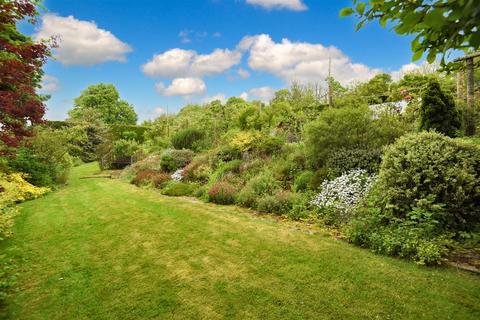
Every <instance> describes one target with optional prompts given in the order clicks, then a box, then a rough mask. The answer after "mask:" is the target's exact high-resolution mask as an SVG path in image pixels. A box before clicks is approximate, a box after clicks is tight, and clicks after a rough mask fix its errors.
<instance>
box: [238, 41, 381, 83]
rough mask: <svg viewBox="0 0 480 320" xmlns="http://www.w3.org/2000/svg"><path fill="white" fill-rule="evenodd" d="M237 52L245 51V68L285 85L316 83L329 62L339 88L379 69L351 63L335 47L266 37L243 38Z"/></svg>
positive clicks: (323, 77)
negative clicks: (296, 82) (340, 84)
mask: <svg viewBox="0 0 480 320" xmlns="http://www.w3.org/2000/svg"><path fill="white" fill-rule="evenodd" d="M237 49H238V50H239V51H248V52H249V54H250V56H249V58H248V65H249V66H250V68H251V69H253V70H256V71H264V72H268V73H271V74H273V75H275V76H277V77H280V78H282V79H284V80H285V81H286V82H292V81H298V82H302V83H305V82H318V81H323V80H325V78H326V77H327V76H328V67H329V59H331V69H332V75H333V77H335V79H337V80H338V81H340V82H341V83H342V84H348V83H351V82H353V81H366V80H369V79H370V78H371V77H373V76H374V75H375V74H377V73H379V72H381V70H379V69H373V68H370V67H368V66H366V65H364V64H360V63H354V62H352V61H351V60H350V58H349V57H348V56H346V55H345V54H344V53H343V52H342V51H341V50H339V49H338V48H336V47H333V46H329V47H325V46H323V45H321V44H314V43H308V42H292V41H290V40H288V39H282V41H281V42H274V41H273V40H272V38H271V37H270V36H269V35H267V34H261V35H255V36H247V37H245V38H243V39H242V40H241V41H240V42H239V44H238V46H237Z"/></svg>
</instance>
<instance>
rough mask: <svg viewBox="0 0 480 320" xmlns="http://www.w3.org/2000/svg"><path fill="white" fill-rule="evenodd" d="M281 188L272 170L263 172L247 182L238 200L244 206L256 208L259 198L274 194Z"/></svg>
mask: <svg viewBox="0 0 480 320" xmlns="http://www.w3.org/2000/svg"><path fill="white" fill-rule="evenodd" d="M279 189H280V186H279V184H278V182H277V181H276V180H275V178H274V177H273V175H272V174H271V173H270V172H263V173H261V174H260V175H258V176H255V177H253V178H251V179H250V180H249V181H248V182H247V184H246V185H245V187H243V189H242V190H241V191H240V193H239V194H238V197H237V202H238V203H239V204H240V205H242V206H244V207H250V208H256V206H257V201H258V199H259V198H261V197H263V196H266V195H273V194H274V193H275V192H276V191H278V190H279Z"/></svg>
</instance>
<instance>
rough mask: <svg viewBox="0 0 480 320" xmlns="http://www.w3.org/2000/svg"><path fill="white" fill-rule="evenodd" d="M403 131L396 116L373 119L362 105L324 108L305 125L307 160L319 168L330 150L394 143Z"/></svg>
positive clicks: (400, 120)
mask: <svg viewBox="0 0 480 320" xmlns="http://www.w3.org/2000/svg"><path fill="white" fill-rule="evenodd" d="M385 123H387V124H388V125H385ZM405 130H406V126H405V125H404V124H403V122H402V119H401V118H400V117H393V116H388V117H387V116H385V119H383V118H382V119H379V120H374V119H373V117H372V113H371V112H370V111H369V110H367V109H365V108H342V109H328V110H326V111H323V112H322V113H321V114H320V116H319V117H318V119H317V120H315V121H313V122H312V123H311V124H310V125H308V126H307V127H306V136H305V140H306V143H305V145H306V146H307V155H308V159H309V161H310V164H311V165H312V166H313V167H315V168H321V167H323V166H325V165H326V162H327V160H328V158H329V156H330V155H331V154H332V152H335V151H337V150H340V149H355V148H357V146H365V147H367V149H370V148H380V147H381V146H383V145H387V144H390V143H392V142H394V141H395V139H396V138H398V137H399V136H401V135H402V134H404V133H405Z"/></svg>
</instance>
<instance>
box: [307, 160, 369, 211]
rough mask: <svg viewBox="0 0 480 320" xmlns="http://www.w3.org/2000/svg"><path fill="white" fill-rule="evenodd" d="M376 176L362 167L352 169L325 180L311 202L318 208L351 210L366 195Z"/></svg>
mask: <svg viewBox="0 0 480 320" xmlns="http://www.w3.org/2000/svg"><path fill="white" fill-rule="evenodd" d="M376 178H377V176H376V175H369V174H368V172H367V171H365V170H363V169H354V170H351V171H348V172H346V173H344V174H342V175H341V176H340V177H338V178H336V179H334V180H332V181H329V180H325V181H324V182H323V183H322V189H321V190H322V191H321V192H320V193H319V194H318V195H316V196H315V197H314V198H313V199H312V201H311V204H313V205H315V206H317V207H319V208H335V209H338V210H342V211H347V212H348V211H351V210H352V209H353V208H355V206H356V205H357V204H358V203H359V202H360V200H362V199H363V198H364V197H365V196H366V195H367V193H368V191H369V190H370V188H371V187H372V185H373V183H374V182H375V180H376Z"/></svg>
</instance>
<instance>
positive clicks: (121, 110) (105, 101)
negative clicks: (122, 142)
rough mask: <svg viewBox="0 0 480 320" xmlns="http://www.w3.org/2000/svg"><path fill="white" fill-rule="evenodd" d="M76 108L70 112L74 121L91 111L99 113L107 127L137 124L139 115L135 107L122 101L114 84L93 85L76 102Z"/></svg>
mask: <svg viewBox="0 0 480 320" xmlns="http://www.w3.org/2000/svg"><path fill="white" fill-rule="evenodd" d="M74 104H75V105H74V107H73V109H72V110H70V111H69V115H70V117H71V118H72V120H75V119H81V118H83V117H84V114H85V113H88V112H89V111H90V110H92V109H93V110H95V111H97V112H98V114H99V115H100V117H101V118H102V120H103V121H104V122H105V124H107V125H114V124H131V125H134V124H136V122H137V114H136V113H135V110H134V109H133V106H132V105H130V104H129V103H128V102H126V101H124V100H121V99H120V95H119V94H118V91H117V89H116V88H115V86H114V85H113V84H104V83H100V84H96V85H91V86H89V87H88V88H87V89H85V90H84V91H82V93H81V95H80V96H79V97H77V98H76V99H75V101H74Z"/></svg>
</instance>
